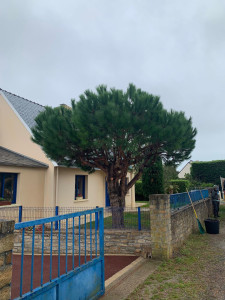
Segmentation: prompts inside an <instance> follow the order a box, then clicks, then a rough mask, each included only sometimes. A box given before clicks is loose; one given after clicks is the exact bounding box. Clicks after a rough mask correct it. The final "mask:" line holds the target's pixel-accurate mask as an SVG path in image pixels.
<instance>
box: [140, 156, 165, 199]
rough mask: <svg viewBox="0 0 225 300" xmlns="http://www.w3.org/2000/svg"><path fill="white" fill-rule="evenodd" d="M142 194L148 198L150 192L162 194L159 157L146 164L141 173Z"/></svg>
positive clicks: (160, 161) (161, 168) (161, 172)
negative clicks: (153, 161)
mask: <svg viewBox="0 0 225 300" xmlns="http://www.w3.org/2000/svg"><path fill="white" fill-rule="evenodd" d="M142 189H143V195H144V197H145V198H146V199H148V197H149V195H152V194H164V187H163V165H162V159H161V157H157V159H156V161H155V163H154V164H151V165H150V166H147V167H146V168H145V169H144V171H143V175H142Z"/></svg>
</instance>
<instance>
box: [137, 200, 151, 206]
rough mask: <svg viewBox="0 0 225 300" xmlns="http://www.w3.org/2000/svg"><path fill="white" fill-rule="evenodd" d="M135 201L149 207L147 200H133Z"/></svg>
mask: <svg viewBox="0 0 225 300" xmlns="http://www.w3.org/2000/svg"><path fill="white" fill-rule="evenodd" d="M135 203H138V204H140V203H141V204H143V205H142V206H141V207H149V201H135Z"/></svg>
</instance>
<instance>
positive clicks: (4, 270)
mask: <svg viewBox="0 0 225 300" xmlns="http://www.w3.org/2000/svg"><path fill="white" fill-rule="evenodd" d="M14 225H15V221H7V220H0V299H1V300H8V299H11V286H10V285H11V280H12V249H13V245H14V234H13V232H14Z"/></svg>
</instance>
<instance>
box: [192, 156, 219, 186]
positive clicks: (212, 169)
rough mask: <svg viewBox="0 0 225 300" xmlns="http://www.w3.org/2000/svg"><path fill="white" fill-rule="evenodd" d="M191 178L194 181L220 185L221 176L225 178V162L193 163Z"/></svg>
mask: <svg viewBox="0 0 225 300" xmlns="http://www.w3.org/2000/svg"><path fill="white" fill-rule="evenodd" d="M191 176H192V178H193V179H194V180H198V181H202V182H212V183H213V184H216V185H220V176H221V177H225V160H214V161H207V162H193V163H192V166H191Z"/></svg>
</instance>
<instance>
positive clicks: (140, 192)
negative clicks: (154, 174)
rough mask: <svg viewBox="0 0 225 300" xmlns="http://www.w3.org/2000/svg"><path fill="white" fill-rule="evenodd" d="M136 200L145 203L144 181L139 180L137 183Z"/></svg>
mask: <svg viewBox="0 0 225 300" xmlns="http://www.w3.org/2000/svg"><path fill="white" fill-rule="evenodd" d="M135 200H136V201H145V200H146V199H145V197H144V195H143V188H142V181H141V180H138V181H137V182H136V183H135Z"/></svg>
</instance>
